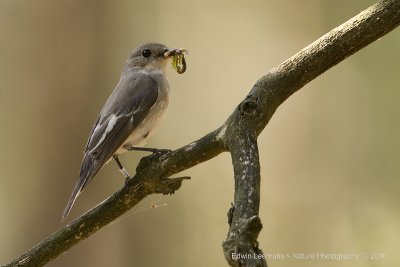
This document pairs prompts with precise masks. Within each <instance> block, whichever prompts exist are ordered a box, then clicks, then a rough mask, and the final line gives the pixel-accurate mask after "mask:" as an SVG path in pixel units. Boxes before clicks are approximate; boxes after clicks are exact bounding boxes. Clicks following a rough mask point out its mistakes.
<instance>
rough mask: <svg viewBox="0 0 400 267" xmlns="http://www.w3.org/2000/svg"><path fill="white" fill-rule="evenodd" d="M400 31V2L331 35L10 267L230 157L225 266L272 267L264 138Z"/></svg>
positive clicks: (47, 255) (55, 252)
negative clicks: (317, 81) (288, 111)
mask: <svg viewBox="0 0 400 267" xmlns="http://www.w3.org/2000/svg"><path fill="white" fill-rule="evenodd" d="M399 24H400V0H384V1H380V2H378V3H377V4H375V5H373V6H371V7H369V8H368V9H366V10H364V11H363V12H361V13H360V14H358V15H357V16H355V17H353V18H352V19H350V20H349V21H347V22H345V23H344V24H342V25H340V26H339V27H337V28H335V29H333V30H331V31H330V32H329V33H327V34H325V35H324V36H322V37H321V38H319V39H318V40H316V41H315V42H313V43H312V44H310V45H309V46H307V47H306V48H304V49H303V50H301V51H300V52H298V53H297V54H295V55H294V56H293V57H291V58H289V59H288V60H286V61H285V62H283V63H282V64H280V65H279V66H277V67H276V68H274V69H272V70H271V71H269V72H268V73H267V74H266V75H265V76H263V77H261V78H260V79H259V80H258V81H257V82H256V84H255V85H254V87H253V88H252V89H251V91H250V93H249V95H248V96H247V97H246V99H245V100H243V101H242V103H240V104H239V106H238V107H237V108H236V109H235V110H234V111H233V113H232V114H231V115H230V117H229V118H228V119H227V121H226V122H225V123H224V124H223V125H222V126H221V127H219V128H218V129H216V130H215V131H213V132H211V133H209V134H208V135H206V136H204V137H203V138H201V139H199V140H197V141H194V142H192V143H191V144H188V145H186V146H184V147H182V148H180V149H178V150H175V151H172V152H169V153H167V154H164V155H162V156H148V157H145V158H143V159H142V160H141V161H140V163H139V165H138V167H137V173H136V175H135V176H134V177H133V179H131V180H130V181H129V182H128V183H127V185H126V186H125V187H124V188H122V189H121V190H120V191H118V192H116V193H115V194H114V195H112V196H111V197H110V198H108V199H107V200H105V201H104V202H102V203H100V204H99V205H97V206H96V207H94V208H93V209H91V210H90V211H88V212H87V213H85V214H84V215H82V216H81V217H79V218H77V219H76V220H74V221H72V222H71V223H70V224H68V225H66V226H65V227H63V228H61V229H60V230H58V231H57V232H55V233H54V234H52V235H50V236H49V237H48V238H47V239H46V240H44V241H43V242H41V243H39V244H38V245H36V246H35V247H33V248H32V249H30V250H29V251H28V252H26V253H24V254H23V255H21V256H20V257H18V258H16V259H15V260H13V261H12V262H10V263H8V264H6V265H4V266H35V267H36V266H43V265H44V264H46V263H47V262H49V261H50V260H52V259H54V258H55V257H57V256H59V255H60V254H62V253H63V252H65V251H67V250H68V249H69V248H71V247H72V246H74V245H76V244H77V243H79V242H80V241H82V240H84V239H86V238H88V237H89V236H90V235H92V234H94V233H95V232H96V231H98V230H99V229H101V228H102V227H104V226H105V225H107V224H109V223H110V222H112V221H113V220H115V219H116V218H118V217H119V216H121V215H122V214H124V213H125V212H127V211H128V210H130V209H131V208H132V207H134V206H135V205H136V204H137V203H139V202H140V201H141V200H142V199H144V198H145V197H146V196H148V195H149V194H154V193H163V194H172V193H174V192H175V191H176V190H177V189H179V188H180V186H181V183H182V180H183V179H185V178H186V177H181V178H168V177H170V176H171V175H173V174H176V173H178V172H180V171H183V170H186V169H188V168H190V167H192V166H195V165H197V164H199V163H201V162H204V161H207V160H209V159H211V158H213V157H215V156H217V155H218V154H220V153H222V152H226V151H229V152H230V153H231V156H232V163H233V168H234V178H235V195H234V203H233V206H232V208H231V209H230V211H229V212H228V222H229V232H228V236H227V239H226V241H224V243H223V249H224V254H225V258H226V260H227V261H228V263H229V264H230V265H231V266H267V263H266V261H265V259H263V258H262V251H261V250H260V248H259V247H258V242H257V237H258V235H259V233H260V231H261V228H262V225H261V220H260V218H259V217H258V212H259V204H260V163H259V156H258V147H257V137H258V135H259V134H260V133H261V131H262V130H263V129H264V128H265V126H266V125H267V123H268V121H269V120H270V119H271V117H272V115H273V114H274V112H275V110H276V109H277V108H278V106H279V105H280V104H282V103H283V102H284V101H285V100H286V99H287V98H288V97H289V96H291V95H292V94H293V93H295V92H296V91H297V90H299V89H300V88H302V87H303V86H304V85H305V84H307V83H308V82H310V81H311V80H313V79H314V78H316V77H318V76H319V75H320V74H322V73H323V72H325V71H326V70H328V69H329V68H331V67H332V66H334V65H336V64H337V63H339V62H341V61H342V60H344V59H345V58H347V57H348V56H350V55H352V54H354V53H355V52H357V51H359V50H360V49H362V48H363V47H365V46H367V45H368V44H370V43H372V42H374V41H375V40H377V39H378V38H380V37H382V36H383V35H385V34H386V33H388V32H390V31H391V30H393V29H394V28H396V27H397V26H398V25H399ZM241 255H250V257H241ZM257 255H258V256H260V257H258V256H257Z"/></svg>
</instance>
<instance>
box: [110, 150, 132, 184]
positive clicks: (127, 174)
mask: <svg viewBox="0 0 400 267" xmlns="http://www.w3.org/2000/svg"><path fill="white" fill-rule="evenodd" d="M113 158H114V160H115V162H116V163H117V164H118V167H119V171H120V172H121V173H122V175H123V176H124V177H125V184H126V183H127V182H128V181H129V179H131V177H130V176H129V173H128V172H127V171H126V170H125V168H124V166H122V164H121V162H120V161H119V159H118V156H116V155H114V156H113Z"/></svg>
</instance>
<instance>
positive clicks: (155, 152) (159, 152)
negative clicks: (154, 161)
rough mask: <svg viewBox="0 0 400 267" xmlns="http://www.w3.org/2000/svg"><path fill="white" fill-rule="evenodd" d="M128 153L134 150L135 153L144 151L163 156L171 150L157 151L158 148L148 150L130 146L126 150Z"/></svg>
mask: <svg viewBox="0 0 400 267" xmlns="http://www.w3.org/2000/svg"><path fill="white" fill-rule="evenodd" d="M127 150H128V151H132V150H136V151H146V152H151V153H153V154H165V153H168V152H171V149H158V148H150V147H136V146H131V147H128V148H127Z"/></svg>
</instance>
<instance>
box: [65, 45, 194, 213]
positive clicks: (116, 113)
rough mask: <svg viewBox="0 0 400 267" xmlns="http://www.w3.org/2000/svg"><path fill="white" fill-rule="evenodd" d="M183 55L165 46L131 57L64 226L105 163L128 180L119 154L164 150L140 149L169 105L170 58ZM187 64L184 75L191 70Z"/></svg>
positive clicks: (88, 153)
mask: <svg viewBox="0 0 400 267" xmlns="http://www.w3.org/2000/svg"><path fill="white" fill-rule="evenodd" d="M184 52H187V50H186V49H183V48H178V49H176V48H175V49H170V48H168V47H167V46H165V45H163V44H160V43H146V44H143V45H140V46H139V47H137V48H136V49H134V50H133V51H132V53H131V54H130V55H129V57H128V59H127V61H126V63H125V66H124V68H123V70H122V73H121V76H120V79H119V81H118V83H117V85H116V86H115V88H114V90H113V91H112V93H111V95H110V96H109V98H108V99H107V101H106V102H105V104H104V106H103V108H102V109H101V111H100V114H99V116H98V119H97V121H96V123H95V124H94V126H93V128H92V131H91V132H90V135H89V139H88V141H87V144H86V148H85V150H84V156H83V160H82V163H81V168H80V172H79V176H78V179H77V180H76V183H75V186H74V189H73V191H72V194H71V196H70V198H69V200H68V203H67V205H66V207H65V209H64V212H63V214H62V221H64V220H65V219H66V218H67V216H68V214H69V213H70V211H71V208H72V206H73V205H74V203H75V200H76V199H77V197H78V196H79V194H80V193H81V192H82V190H83V189H84V188H85V187H86V186H87V185H88V183H89V182H90V181H91V180H92V179H93V177H94V176H95V175H96V174H97V173H98V172H99V170H100V169H101V168H102V167H103V166H104V165H105V164H106V163H108V162H109V161H111V160H112V159H114V160H115V161H116V163H117V165H118V167H119V170H120V171H121V172H122V174H123V175H124V176H125V178H126V179H127V180H128V179H129V178H130V176H129V174H128V172H127V171H126V170H125V168H124V167H123V166H122V164H121V162H120V161H119V159H118V155H120V154H122V153H124V152H126V151H130V150H143V151H149V152H153V153H155V152H157V151H159V150H158V149H153V148H146V147H141V146H143V145H144V144H145V143H146V140H147V139H148V138H149V137H150V136H151V135H152V134H153V133H154V131H155V130H156V129H157V127H158V126H159V124H160V121H161V119H162V117H163V115H164V113H165V111H166V108H167V106H168V102H169V84H168V81H167V79H166V75H165V71H166V65H167V62H168V59H170V58H173V60H175V61H176V57H182V55H183V53H184ZM174 57H175V58H174ZM184 63H185V66H184V67H185V68H184V70H183V72H184V71H185V70H186V62H184ZM177 71H178V69H177ZM178 73H180V72H179V71H178Z"/></svg>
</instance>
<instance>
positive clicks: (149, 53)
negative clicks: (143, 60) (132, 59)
mask: <svg viewBox="0 0 400 267" xmlns="http://www.w3.org/2000/svg"><path fill="white" fill-rule="evenodd" d="M150 55H151V51H150V50H149V49H145V50H143V51H142V57H149V56H150Z"/></svg>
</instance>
